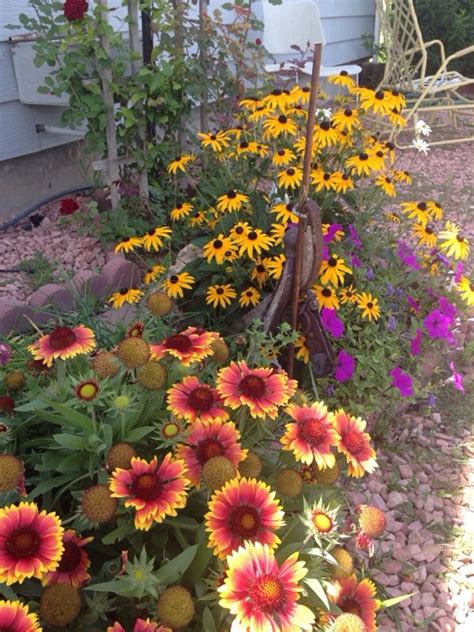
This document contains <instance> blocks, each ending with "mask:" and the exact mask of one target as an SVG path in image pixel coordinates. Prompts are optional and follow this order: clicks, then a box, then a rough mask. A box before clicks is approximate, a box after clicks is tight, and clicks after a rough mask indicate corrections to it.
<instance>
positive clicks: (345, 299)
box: [339, 285, 359, 305]
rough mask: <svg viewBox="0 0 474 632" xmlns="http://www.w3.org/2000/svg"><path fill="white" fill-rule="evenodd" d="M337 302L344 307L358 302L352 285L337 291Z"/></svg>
mask: <svg viewBox="0 0 474 632" xmlns="http://www.w3.org/2000/svg"><path fill="white" fill-rule="evenodd" d="M339 300H340V302H341V305H345V304H346V303H349V304H350V305H355V304H356V303H357V301H358V300H359V295H358V294H357V292H356V291H355V289H354V286H353V285H349V286H348V287H343V288H341V289H340V291H339Z"/></svg>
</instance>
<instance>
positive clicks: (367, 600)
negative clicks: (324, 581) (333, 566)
mask: <svg viewBox="0 0 474 632" xmlns="http://www.w3.org/2000/svg"><path fill="white" fill-rule="evenodd" d="M376 594H377V593H376V589H375V586H374V584H373V583H372V582H371V581H370V579H368V578H365V579H363V580H362V581H360V582H358V581H357V578H356V576H355V575H351V576H350V577H348V578H346V579H341V580H339V581H337V582H335V583H334V584H332V585H331V586H330V587H329V589H328V596H329V598H330V599H331V601H332V602H333V603H335V604H336V606H337V607H338V608H340V609H341V610H342V612H348V613H352V614H355V615H357V616H358V617H360V618H361V619H362V621H363V622H364V624H365V629H366V631H367V632H375V630H376V629H377V625H376V621H375V613H376V610H377V608H378V601H377V599H376Z"/></svg>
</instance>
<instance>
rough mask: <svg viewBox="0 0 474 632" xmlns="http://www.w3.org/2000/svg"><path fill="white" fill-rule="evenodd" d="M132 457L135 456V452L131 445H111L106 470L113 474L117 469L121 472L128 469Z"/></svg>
mask: <svg viewBox="0 0 474 632" xmlns="http://www.w3.org/2000/svg"><path fill="white" fill-rule="evenodd" d="M134 456H137V452H136V450H135V448H134V447H133V445H130V444H129V443H125V442H123V443H116V444H115V445H113V446H112V447H111V448H110V450H109V453H108V455H107V469H108V470H109V471H110V472H113V471H114V470H116V469H117V468H118V467H120V468H121V469H122V470H129V469H130V462H131V460H132V459H133V457H134Z"/></svg>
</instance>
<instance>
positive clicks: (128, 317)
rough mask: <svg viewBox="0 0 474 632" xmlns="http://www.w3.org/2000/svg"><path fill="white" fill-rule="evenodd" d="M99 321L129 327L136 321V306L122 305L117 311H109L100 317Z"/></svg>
mask: <svg viewBox="0 0 474 632" xmlns="http://www.w3.org/2000/svg"><path fill="white" fill-rule="evenodd" d="M100 319H101V320H103V321H104V322H106V323H109V324H110V325H130V324H131V323H133V322H134V321H135V320H137V307H136V305H122V307H120V308H119V309H110V310H109V311H108V312H106V313H105V314H102V315H101V316H100Z"/></svg>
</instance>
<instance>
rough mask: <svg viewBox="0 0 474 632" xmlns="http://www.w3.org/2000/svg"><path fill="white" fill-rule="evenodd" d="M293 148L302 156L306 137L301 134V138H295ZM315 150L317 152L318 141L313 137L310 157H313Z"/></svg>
mask: <svg viewBox="0 0 474 632" xmlns="http://www.w3.org/2000/svg"><path fill="white" fill-rule="evenodd" d="M293 149H294V150H295V151H296V153H297V154H300V156H302V155H303V154H304V153H305V151H306V138H305V137H304V136H302V137H301V138H298V139H297V140H295V142H294V143H293ZM317 152H318V143H317V142H316V140H315V139H314V138H313V144H312V150H311V157H312V158H314V157H315V156H316V154H317Z"/></svg>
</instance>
